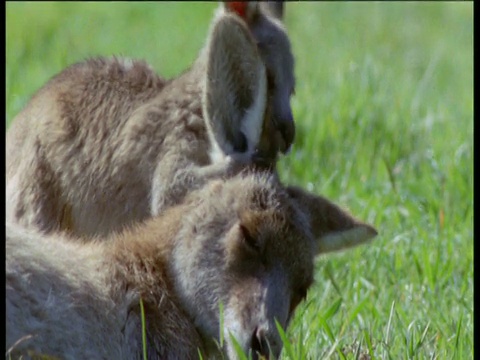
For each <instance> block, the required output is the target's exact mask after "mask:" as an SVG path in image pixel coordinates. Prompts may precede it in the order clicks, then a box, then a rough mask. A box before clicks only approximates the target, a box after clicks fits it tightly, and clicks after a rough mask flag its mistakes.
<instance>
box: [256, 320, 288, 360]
mask: <svg viewBox="0 0 480 360" xmlns="http://www.w3.org/2000/svg"><path fill="white" fill-rule="evenodd" d="M250 348H251V349H252V359H253V360H257V359H258V360H260V359H277V358H278V357H279V356H280V351H281V346H280V342H279V341H278V340H277V338H276V336H275V335H273V336H269V335H268V329H267V328H266V327H264V326H258V327H256V328H255V330H254V332H253V334H252V339H251V344H250Z"/></svg>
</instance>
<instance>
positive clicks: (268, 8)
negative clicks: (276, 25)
mask: <svg viewBox="0 0 480 360" xmlns="http://www.w3.org/2000/svg"><path fill="white" fill-rule="evenodd" d="M260 6H261V7H262V9H263V10H264V11H265V12H266V13H267V14H269V15H271V16H273V17H274V18H277V19H279V20H283V15H284V13H285V2H284V1H262V2H261V3H260Z"/></svg>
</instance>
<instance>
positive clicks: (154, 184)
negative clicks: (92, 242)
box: [6, 5, 293, 237]
mask: <svg viewBox="0 0 480 360" xmlns="http://www.w3.org/2000/svg"><path fill="white" fill-rule="evenodd" d="M252 9H256V10H255V11H256V13H255V14H256V15H255V16H253V17H250V18H249V19H248V21H249V22H248V23H247V22H246V19H242V18H240V17H239V16H237V15H236V14H234V13H231V12H228V11H225V9H223V7H221V8H220V9H219V11H217V14H216V16H215V18H214V20H213V22H212V26H211V29H210V34H209V37H208V41H207V45H206V46H205V48H204V49H203V50H202V52H201V54H200V56H199V57H198V59H197V60H196V61H195V63H194V64H193V65H192V67H191V68H190V69H189V70H188V71H186V72H184V73H183V74H182V75H180V76H179V77H177V78H174V79H171V80H165V79H162V78H161V77H159V76H158V75H157V74H156V73H155V72H154V71H153V70H152V69H151V68H150V67H149V66H148V65H147V64H146V63H144V62H142V61H136V60H125V59H117V58H113V59H103V58H100V59H90V60H87V61H84V62H82V63H79V64H75V65H72V66H70V67H68V68H67V69H65V70H64V71H62V72H61V73H60V74H58V75H57V76H55V77H54V78H52V79H51V80H50V81H49V82H48V83H47V84H46V85H45V86H44V87H43V88H42V89H40V90H39V91H38V93H37V94H36V95H35V96H34V97H33V98H32V99H31V101H30V102H29V104H28V105H27V106H26V108H25V109H24V110H23V111H22V112H21V113H20V114H19V115H18V116H17V117H16V118H15V119H14V121H13V123H12V125H11V126H10V128H9V129H8V131H7V136H6V162H7V163H6V196H7V198H8V199H9V201H8V204H9V205H8V206H7V209H6V210H7V219H8V220H9V221H12V222H16V223H19V224H21V225H23V226H27V227H33V228H37V229H40V230H41V231H43V232H47V233H48V232H51V231H56V230H64V231H68V232H70V233H72V234H73V235H76V236H85V237H86V236H93V235H97V234H108V233H110V232H111V231H114V230H120V229H121V228H123V227H125V226H128V225H130V224H133V223H135V222H136V221H141V220H144V219H146V218H148V217H149V216H151V215H152V214H153V215H155V214H158V213H160V212H161V211H163V210H164V209H166V208H168V207H169V206H171V205H173V204H176V203H179V202H180V201H181V200H182V199H183V197H184V196H185V194H186V193H187V192H188V191H189V190H190V189H193V188H196V187H199V186H201V185H202V184H203V183H204V182H205V181H207V180H208V179H210V178H215V177H219V176H230V175H231V174H234V173H236V172H237V171H239V170H240V169H241V168H242V167H243V164H249V163H252V162H254V161H256V160H255V159H254V157H253V156H256V157H257V158H258V159H259V162H260V161H263V162H266V163H267V165H271V164H274V163H275V160H276V156H277V152H278V151H279V150H284V148H285V147H286V145H288V144H286V141H287V140H285V136H284V135H282V134H283V133H282V129H280V127H279V126H277V124H276V123H275V122H274V117H273V115H271V114H272V113H274V112H275V111H274V109H273V110H268V111H267V110H266V108H267V107H268V108H271V105H270V103H273V101H270V100H268V99H267V98H266V97H267V91H268V84H267V70H268V66H267V63H268V59H266V60H267V61H266V62H264V58H263V57H262V56H264V55H263V53H262V51H260V49H259V48H258V47H257V45H256V40H255V36H256V35H255V34H256V33H255V32H254V31H253V28H251V27H252V26H253V24H255V26H256V27H255V29H256V28H258V27H260V28H261V27H262V26H266V25H262V24H267V25H269V26H270V27H269V28H268V29H270V30H271V31H270V32H269V31H267V30H266V33H269V34H270V35H271V38H272V41H273V40H274V39H275V38H277V37H280V38H281V39H283V40H282V42H281V44H282V45H281V46H278V47H273V48H272V49H271V52H273V53H275V52H277V53H278V54H282V53H284V52H287V53H288V54H289V56H287V58H288V59H290V58H291V54H290V48H289V44H288V38H286V34H285V33H284V30H283V28H282V27H281V26H280V25H279V23H278V21H277V20H275V19H273V18H270V17H268V16H267V15H265V14H263V12H262V11H261V10H260V7H259V6H258V5H255V6H253V7H252ZM252 19H258V21H257V20H252ZM260 20H261V22H259V21H260ZM275 24H277V25H275ZM262 36H264V35H262ZM285 39H286V40H285ZM265 41H267V42H268V39H266V40H265ZM285 41H287V42H285ZM285 44H286V45H288V46H286V45H285ZM282 56H283V55H282ZM245 59H249V61H248V62H247V63H246V62H245V61H244V60H245ZM277 65H279V69H278V70H275V71H276V72H278V73H281V70H282V69H281V65H282V64H277V63H275V64H272V66H277ZM269 66H270V65H269ZM285 71H288V72H293V62H292V63H291V64H290V63H289V64H288V66H287V69H286V70H285ZM291 76H293V75H291ZM252 81H253V82H252ZM270 92H272V90H270ZM288 100H289V99H288ZM252 104H253V105H252ZM246 113H247V114H248V115H246V116H244V114H246ZM266 114H268V117H267V115H266ZM268 123H270V124H268ZM267 127H268V129H269V130H268V131H270V134H266V133H262V129H266V128H267ZM265 131H266V130H265ZM260 139H262V140H260ZM260 142H261V143H260Z"/></svg>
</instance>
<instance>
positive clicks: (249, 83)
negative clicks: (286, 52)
mask: <svg viewBox="0 0 480 360" xmlns="http://www.w3.org/2000/svg"><path fill="white" fill-rule="evenodd" d="M265 71H266V70H265V67H264V65H263V62H262V60H261V58H260V54H259V53H258V49H257V46H256V44H255V41H254V39H253V37H252V35H251V33H250V31H249V30H248V28H247V26H246V24H245V22H244V21H242V20H241V19H240V18H239V17H238V16H236V15H233V14H228V13H226V14H222V16H220V17H219V18H218V19H217V20H216V22H215V23H214V25H213V28H212V31H211V34H210V39H209V43H208V59H207V67H206V83H205V92H204V99H203V101H204V111H205V113H206V116H207V117H208V119H209V120H208V121H207V126H208V127H209V131H210V134H211V135H212V136H213V137H214V139H215V140H216V142H217V143H218V145H219V146H220V149H221V150H222V151H223V152H224V153H226V154H229V153H232V152H244V151H246V150H247V148H248V149H250V150H251V148H253V147H255V146H256V144H257V143H258V141H259V137H260V133H261V131H262V123H263V116H264V112H265V104H266V74H265Z"/></svg>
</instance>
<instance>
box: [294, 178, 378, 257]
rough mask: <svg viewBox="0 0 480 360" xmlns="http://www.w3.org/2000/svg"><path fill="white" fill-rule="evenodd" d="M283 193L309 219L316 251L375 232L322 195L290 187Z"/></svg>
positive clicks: (357, 241)
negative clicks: (315, 242) (316, 243)
mask: <svg viewBox="0 0 480 360" xmlns="http://www.w3.org/2000/svg"><path fill="white" fill-rule="evenodd" d="M287 192H288V194H289V195H290V197H291V198H292V199H293V200H294V201H295V202H296V203H297V204H298V206H299V207H300V209H301V210H302V211H303V212H304V213H305V214H306V215H307V216H308V218H309V223H310V227H311V231H312V233H313V235H314V237H315V238H316V239H317V242H318V246H317V254H322V253H328V252H332V251H337V250H342V249H347V248H351V247H354V246H357V245H360V244H363V243H365V242H367V241H369V240H371V239H372V238H374V237H375V236H376V235H377V234H378V233H377V230H376V229H375V228H374V227H373V226H371V225H368V224H366V223H364V222H362V221H360V220H358V219H356V218H354V217H353V216H352V215H350V214H349V213H347V212H346V211H345V210H342V209H341V208H340V207H339V206H337V205H335V204H333V203H332V202H331V201H329V200H327V199H325V198H324V197H321V196H318V195H314V194H311V193H308V192H306V191H304V190H302V189H300V188H298V187H293V186H289V187H288V188H287Z"/></svg>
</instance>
